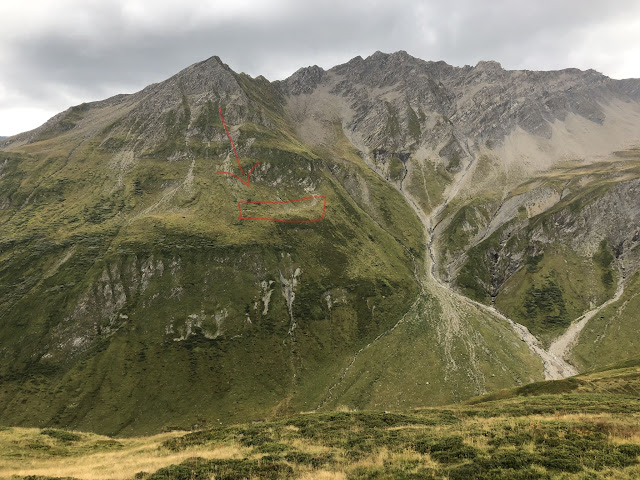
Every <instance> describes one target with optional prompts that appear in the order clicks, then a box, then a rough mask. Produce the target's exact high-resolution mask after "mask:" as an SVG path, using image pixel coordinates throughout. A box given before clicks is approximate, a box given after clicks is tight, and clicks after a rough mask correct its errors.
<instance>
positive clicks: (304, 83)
mask: <svg viewBox="0 0 640 480" xmlns="http://www.w3.org/2000/svg"><path fill="white" fill-rule="evenodd" d="M325 74H326V72H325V71H324V69H323V68H321V67H319V66H318V65H312V66H310V67H303V68H300V69H299V70H297V71H296V72H295V73H294V74H293V75H291V76H290V77H289V78H287V79H286V80H284V81H282V82H277V83H278V84H279V85H280V87H281V89H282V90H283V91H284V92H285V93H287V94H290V95H300V94H303V93H310V92H312V91H313V90H314V89H315V88H316V87H317V86H318V84H319V83H320V82H321V81H322V79H323V78H324V76H325Z"/></svg>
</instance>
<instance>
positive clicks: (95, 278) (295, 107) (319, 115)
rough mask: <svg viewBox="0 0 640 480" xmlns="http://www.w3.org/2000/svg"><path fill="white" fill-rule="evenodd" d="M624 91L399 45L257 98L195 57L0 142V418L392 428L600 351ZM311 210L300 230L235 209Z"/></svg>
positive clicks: (606, 333)
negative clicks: (268, 421) (300, 422)
mask: <svg viewBox="0 0 640 480" xmlns="http://www.w3.org/2000/svg"><path fill="white" fill-rule="evenodd" d="M639 84H640V81H639V80H633V79H631V80H622V81H618V80H612V79H609V78H608V77H606V76H604V75H602V74H600V73H598V72H595V71H593V70H588V71H580V70H577V69H567V70H562V71H556V72H531V71H507V70H504V69H503V68H502V67H501V66H500V64H498V63H497V62H480V63H478V64H477V65H476V66H474V67H471V66H465V67H452V66H450V65H447V64H446V63H444V62H426V61H424V60H420V59H417V58H414V57H411V56H410V55H408V54H407V53H406V52H396V53H393V54H384V53H381V52H376V53H375V54H373V55H371V56H370V57H367V58H365V59H363V58H361V57H356V58H354V59H352V60H350V61H349V62H347V63H345V64H343V65H338V66H336V67H333V68H331V69H329V70H324V69H322V68H320V67H317V66H313V67H307V68H303V69H300V70H298V71H297V72H296V73H294V74H293V75H292V76H291V77H289V78H288V79H286V80H283V81H277V82H270V81H268V80H267V79H265V78H264V77H261V76H259V77H257V78H252V77H250V76H248V75H246V74H243V73H240V74H238V73H236V72H234V71H233V70H231V69H230V68H229V67H228V66H227V65H226V64H224V63H223V62H222V61H221V60H220V58H218V57H211V58H210V59H208V60H205V61H203V62H199V63H196V64H194V65H192V66H190V67H188V68H186V69H184V70H182V71H180V72H179V73H177V74H176V75H174V76H172V77H171V78H169V79H167V80H165V81H163V82H160V83H156V84H153V85H150V86H148V87H146V88H144V89H143V90H141V91H139V92H136V93H134V94H131V95H117V96H114V97H111V98H109V99H106V100H103V101H99V102H91V103H86V104H81V105H77V106H74V107H71V108H70V109H68V110H66V111H64V112H61V113H60V114H58V115H56V116H54V117H53V118H51V119H50V120H49V121H47V122H46V123H45V124H44V125H42V126H40V127H38V128H36V129H34V130H32V131H29V132H24V133H21V134H19V135H16V136H12V137H10V138H8V139H6V140H5V141H3V144H2V146H1V147H0V318H2V319H3V322H1V324H0V359H1V360H2V361H1V362H0V385H1V386H2V388H0V402H1V403H2V404H3V406H4V408H3V410H2V411H1V412H0V421H1V422H4V423H10V424H24V425H59V426H65V427H69V428H79V429H90V430H94V431H98V432H102V433H110V434H117V433H119V434H125V433H149V432H156V431H159V430H161V429H163V428H172V427H181V428H190V427H192V426H195V425H203V424H211V423H213V424H218V423H219V422H223V423H225V422H226V423H232V422H238V421H242V422H246V421H248V420H254V419H256V420H257V419H263V418H265V417H277V416H279V415H284V414H288V413H292V412H299V411H308V410H314V409H318V410H331V409H334V408H336V407H340V406H346V407H348V408H357V409H365V408H366V409H385V410H394V409H395V410H402V409H407V408H412V407H416V406H424V405H442V404H447V403H451V402H457V401H461V400H464V399H467V398H470V397H473V396H477V395H481V394H485V393H487V392H491V391H495V390H499V389H503V388H511V387H516V386H520V385H523V384H528V383H530V382H533V381H537V380H541V379H543V378H544V377H547V378H559V377H564V376H567V375H571V374H572V373H574V372H576V371H582V370H584V369H586V368H593V367H595V368H597V367H599V366H601V365H603V364H606V363H610V362H613V361H618V360H623V359H624V358H625V355H626V354H627V353H626V352H634V351H635V350H634V346H633V341H634V340H633V339H634V338H637V333H638V331H639V330H638V329H639V326H638V322H637V319H636V318H635V317H634V316H633V314H632V313H630V312H632V311H635V310H634V309H635V308H636V305H635V303H637V302H638V300H637V298H640V297H638V296H637V295H636V293H637V291H638V289H639V288H640V287H639V286H638V285H640V283H639V282H640V279H639V277H638V275H639V274H638V269H639V267H640V232H637V231H636V230H634V229H631V228H629V225H638V224H640V207H639V206H638V205H637V202H634V199H637V195H638V188H639V187H638V182H640V150H638V149H636V148H634V146H637V145H640V134H639V132H640V98H638V95H637V94H638V91H639V90H638V85H639ZM220 112H222V113H223V115H224V119H225V122H226V124H227V126H228V128H229V134H230V135H231V138H232V139H233V142H234V144H235V146H236V148H237V152H238V155H239V161H240V163H241V165H242V168H245V167H246V168H247V169H249V168H251V167H252V166H253V165H255V164H256V163H257V162H260V163H259V165H258V167H256V169H255V170H254V172H253V173H252V174H251V183H250V186H246V185H245V184H243V183H241V182H239V181H238V180H236V179H234V178H233V177H231V176H229V175H219V174H217V173H216V172H219V171H226V172H236V173H237V174H239V175H240V174H241V169H240V168H239V167H238V166H237V164H236V159H235V155H234V152H233V150H232V147H231V144H230V142H229V138H228V137H227V133H226V132H225V129H224V127H223V125H222V121H221V116H220ZM309 196H323V197H326V199H327V201H326V215H325V217H324V219H323V220H322V221H319V222H316V223H313V224H304V223H288V224H283V223H276V222H266V221H247V220H242V219H240V218H238V207H237V205H238V202H242V201H246V200H253V201H255V200H258V201H263V200H267V201H277V202H284V201H288V200H291V199H297V198H304V197H309ZM284 214H285V215H288V216H289V217H287V218H289V219H293V220H296V219H300V218H303V216H304V211H302V210H301V209H299V208H297V206H296V205H290V206H289V207H288V209H287V210H285V213H284ZM637 308H640V305H638V306H637ZM585 313H586V314H587V315H586V316H585V317H584V318H581V316H582V315H583V314H585ZM585 319H586V320H585ZM574 320H575V322H574ZM621 346H622V347H621Z"/></svg>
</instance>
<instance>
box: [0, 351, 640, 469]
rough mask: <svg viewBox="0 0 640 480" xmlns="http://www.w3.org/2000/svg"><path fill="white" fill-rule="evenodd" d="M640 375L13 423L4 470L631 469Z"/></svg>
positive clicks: (602, 374)
mask: <svg viewBox="0 0 640 480" xmlns="http://www.w3.org/2000/svg"><path fill="white" fill-rule="evenodd" d="M639 379H640V362H639V361H638V360H637V359H635V360H634V361H629V362H626V363H624V364H618V365H614V366H609V367H608V368H607V369H604V370H601V371H597V372H592V373H589V374H585V375H581V376H578V377H575V378H571V379H566V380H559V381H551V382H540V383H536V384H532V385H528V386H525V387H520V388H518V389H512V390H505V391H501V392H499V393H497V394H493V395H488V396H484V397H479V398H475V399H472V400H471V401H469V402H467V403H466V404H463V405H455V406H448V407H446V408H445V407H440V408H425V409H417V410H412V411H410V412H407V413H402V414H401V413H390V412H385V413H382V412H375V411H357V412H356V411H351V412H349V411H342V412H332V413H313V414H305V415H295V416H292V417H289V418H284V419H280V420H277V421H267V422H260V423H253V424H238V425H233V426H227V427H221V426H219V427H216V428H212V429H206V430H200V431H195V432H191V433H186V432H169V433H163V434H160V435H156V436H153V437H137V438H117V439H113V438H109V437H100V436H97V435H95V434H89V433H83V432H68V431H64V430H55V429H43V430H39V429H24V428H5V429H3V430H2V431H0V447H1V448H0V451H2V452H4V455H0V478H16V477H12V475H16V476H17V478H20V477H24V476H27V475H40V476H47V477H49V478H51V477H73V478H78V479H83V480H84V479H89V478H91V479H103V478H116V479H132V478H150V479H169V478H171V479H183V478H184V479H187V478H209V477H210V476H211V475H215V476H216V478H219V477H221V478H234V477H237V476H251V477H252V478H354V479H355V478H431V479H475V478H477V479H480V478H496V479H519V478H522V479H525V478H526V479H560V478H562V479H580V478H593V479H604V478H620V479H632V478H637V476H638V474H640V430H639V427H638V422H637V416H638V415H639V414H640V383H639ZM30 478H33V477H30Z"/></svg>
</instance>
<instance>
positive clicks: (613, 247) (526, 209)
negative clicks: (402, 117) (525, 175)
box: [440, 151, 640, 367]
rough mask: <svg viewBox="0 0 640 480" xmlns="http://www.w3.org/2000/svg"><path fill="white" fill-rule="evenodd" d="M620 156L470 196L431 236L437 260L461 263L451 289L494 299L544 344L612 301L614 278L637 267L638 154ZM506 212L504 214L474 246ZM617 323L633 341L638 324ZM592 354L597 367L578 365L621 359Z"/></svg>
mask: <svg viewBox="0 0 640 480" xmlns="http://www.w3.org/2000/svg"><path fill="white" fill-rule="evenodd" d="M627 157H628V158H627V159H625V160H623V161H620V158H618V157H613V158H612V160H611V163H608V164H607V163H602V164H596V165H591V166H588V167H579V168H573V169H568V170H558V171H556V172H552V173H550V174H548V175H546V176H543V177H541V178H538V179H535V180H532V181H530V182H527V183H526V184H523V185H521V186H520V187H518V188H516V189H514V190H512V191H511V192H510V194H509V195H508V196H507V198H505V199H503V200H502V202H496V201H495V200H491V201H490V202H489V203H483V202H482V201H481V200H478V199H477V198H476V199H475V200H473V201H472V202H471V203H467V204H464V205H463V206H461V207H460V208H459V209H458V210H457V211H455V213H452V214H451V218H452V219H453V220H452V221H450V222H449V223H448V225H447V227H446V229H445V230H444V232H443V234H442V235H441V237H440V239H441V242H442V243H441V244H440V250H441V252H442V254H441V256H442V257H443V258H445V257H446V255H450V254H457V255H458V256H461V255H462V256H461V257H460V258H462V259H463V261H462V262H461V266H460V267H459V268H458V269H457V270H455V271H453V276H454V279H455V284H456V285H457V287H458V288H459V289H460V290H461V291H462V292H463V293H464V294H466V295H468V296H469V297H471V298H474V299H476V300H478V301H481V302H484V303H489V302H490V301H491V300H492V299H493V301H494V302H495V306H496V308H498V309H499V310H501V311H502V312H504V313H505V314H506V315H508V316H509V317H510V318H512V319H513V320H514V321H517V322H518V323H521V324H523V325H525V326H527V327H528V328H529V329H530V330H531V332H532V333H534V334H535V335H536V336H538V337H539V338H540V339H541V340H542V341H543V343H545V344H548V343H549V342H550V341H551V340H553V339H554V338H555V337H557V336H558V335H559V334H561V333H562V332H563V331H564V330H565V329H566V328H567V327H568V326H569V325H570V324H571V322H572V321H573V320H575V319H577V318H579V317H580V316H581V315H582V314H583V313H585V312H586V311H588V310H590V309H593V308H595V307H597V306H598V305H600V304H602V303H604V302H605V301H606V300H607V299H609V298H611V297H613V295H614V294H615V292H616V288H617V287H618V285H619V282H621V281H622V279H623V276H625V275H626V274H632V273H633V272H635V271H636V269H637V265H638V263H637V262H638V255H637V252H638V250H637V240H638V237H637V223H636V219H637V217H638V211H639V208H638V203H637V198H638V197H637V194H638V178H639V176H640V170H638V164H637V153H635V154H634V151H631V152H628V155H627ZM505 206H507V208H511V209H512V212H511V213H512V214H511V215H510V216H506V217H505V218H504V219H503V220H502V222H500V223H499V224H498V225H496V227H495V229H494V231H493V233H491V232H489V234H488V235H486V236H485V237H484V238H480V241H479V242H477V241H476V243H474V239H475V238H478V232H480V233H482V232H483V231H486V228H487V225H488V224H489V222H490V219H491V217H492V215H497V214H496V213H495V212H496V211H498V212H499V211H500V210H499V208H503V209H506V208H505ZM636 289H637V286H636V284H635V283H634V282H632V281H628V282H626V284H625V298H627V299H628V298H631V297H633V296H634V293H635V290H636ZM621 301H622V300H621ZM617 304H620V302H618V303H617ZM610 308H615V307H610ZM613 312H614V311H613V310H611V309H607V310H605V311H603V312H600V314H599V316H600V317H603V318H607V319H608V320H607V321H611V319H612V317H613V316H614V313H613ZM590 325H591V324H590ZM622 325H623V324H618V326H619V327H620V328H622V329H623V330H624V332H625V333H624V334H623V335H627V336H628V338H633V337H635V336H636V335H637V332H638V328H639V326H638V323H637V322H633V321H632V320H629V321H628V322H626V323H624V327H623V326H622ZM591 328H595V327H591V326H590V327H588V329H591ZM600 333H602V332H600ZM579 342H580V343H581V344H582V342H584V343H585V345H586V344H590V343H593V339H591V340H588V339H587V337H586V336H583V337H579ZM578 348H579V349H580V348H582V347H578ZM585 348H586V347H585ZM631 352H632V351H629V353H631ZM594 353H595V352H594ZM601 353H603V352H602V351H599V352H598V355H596V356H594V357H593V358H594V360H592V362H596V363H590V362H586V361H585V360H581V361H580V362H579V363H580V366H583V367H592V366H595V365H603V364H605V363H607V362H611V361H614V360H616V359H620V358H621V357H620V355H624V353H623V352H620V351H618V352H617V353H614V352H613V351H611V355H604V357H602V356H600V354H601ZM596 357H597V358H599V360H595V358H596ZM600 362H604V363H600Z"/></svg>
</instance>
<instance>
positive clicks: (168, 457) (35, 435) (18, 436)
mask: <svg viewBox="0 0 640 480" xmlns="http://www.w3.org/2000/svg"><path fill="white" fill-rule="evenodd" d="M184 433H185V432H171V433H163V434H160V435H154V436H152V437H137V438H131V439H120V440H118V441H119V443H121V444H122V445H123V447H122V448H120V449H118V450H113V451H103V452H97V453H89V454H84V455H83V454H75V455H73V454H72V455H70V456H62V457H60V456H54V457H49V458H47V457H45V456H43V455H42V454H39V455H37V456H36V455H34V456H33V457H32V458H29V457H25V456H24V455H20V456H15V457H7V456H5V455H0V478H1V479H10V478H11V477H12V476H13V475H18V476H25V475H43V476H51V477H75V478H80V479H82V480H103V479H105V480H106V479H114V480H121V479H122V480H124V479H130V478H133V476H134V475H135V474H136V473H137V472H141V471H145V472H155V471H156V470H158V469H160V468H163V467H166V466H168V465H173V464H177V463H181V462H182V461H184V460H185V459H187V458H189V457H195V456H197V457H202V458H207V459H226V458H243V457H244V456H245V453H246V451H247V450H248V449H245V448H240V447H237V446H226V445H225V446H219V447H214V448H212V447H211V446H209V447H206V448H205V447H200V448H189V449H187V450H184V451H181V452H177V453H176V452H171V451H169V450H166V449H159V448H158V447H159V446H160V445H161V444H162V442H164V441H165V440H167V439H169V438H172V437H176V436H180V435H183V434H184ZM83 435H84V436H86V437H87V441H85V442H83V443H88V442H89V441H91V442H95V441H96V440H101V439H102V440H108V438H107V437H100V436H98V435H93V434H83ZM28 442H42V443H44V441H43V439H42V435H40V430H38V429H33V428H30V429H27V428H13V429H11V430H9V431H5V432H0V451H7V450H8V449H9V448H10V447H11V446H15V445H18V444H25V443H28ZM46 442H48V440H46Z"/></svg>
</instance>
